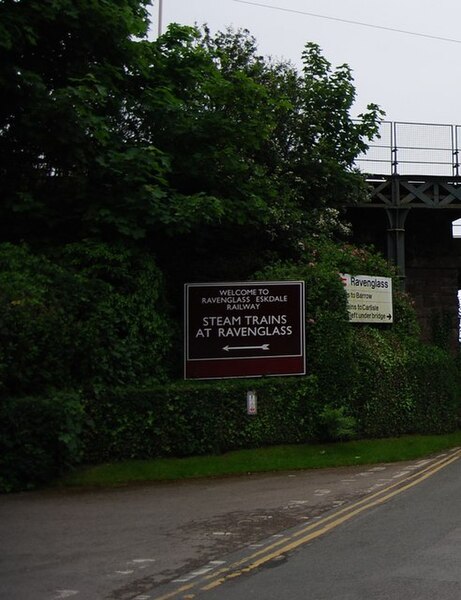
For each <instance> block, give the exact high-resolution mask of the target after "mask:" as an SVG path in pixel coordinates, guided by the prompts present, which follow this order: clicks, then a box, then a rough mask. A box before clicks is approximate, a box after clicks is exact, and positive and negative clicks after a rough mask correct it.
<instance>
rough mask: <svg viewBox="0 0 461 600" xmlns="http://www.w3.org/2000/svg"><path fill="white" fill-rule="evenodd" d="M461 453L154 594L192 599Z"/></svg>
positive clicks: (459, 450) (305, 540)
mask: <svg viewBox="0 0 461 600" xmlns="http://www.w3.org/2000/svg"><path fill="white" fill-rule="evenodd" d="M460 457H461V448H457V449H455V450H453V451H450V452H449V453H447V454H444V455H442V456H440V457H439V458H436V459H435V461H434V462H433V463H432V464H431V465H429V466H428V467H426V468H425V469H422V470H420V471H417V472H415V473H413V474H411V475H409V476H408V477H406V478H405V479H402V480H400V481H398V482H396V483H393V484H392V485H389V486H387V487H386V488H383V489H382V490H380V491H379V492H375V493H373V494H370V495H369V496H366V497H365V498H362V499H361V500H359V501H357V502H355V503H353V504H350V505H349V506H347V507H345V508H342V509H340V510H337V511H335V512H333V513H331V514H329V515H328V516H326V517H323V518H322V519H319V520H318V521H316V522H315V523H311V524H310V525H308V526H306V527H302V528H301V529H298V530H296V531H295V532H294V533H292V534H291V535H290V536H288V537H285V538H283V539H279V540H277V541H276V542H274V543H272V544H270V545H269V546H265V547H264V548H262V549H261V550H258V551H257V552H254V553H253V554H250V555H248V556H245V557H243V558H241V559H240V560H237V561H235V562H233V563H231V564H229V565H226V566H225V567H221V568H220V569H218V570H217V571H214V572H213V573H209V574H208V575H206V576H204V577H201V578H197V579H196V580H194V581H193V582H191V583H188V584H186V585H183V586H181V587H179V588H176V589H174V590H172V591H171V592H169V593H166V594H164V595H162V596H157V597H154V598H153V600H170V599H172V598H175V597H178V596H180V595H181V594H182V595H183V596H182V597H183V598H185V599H192V598H194V597H195V593H193V590H196V592H207V591H209V590H212V589H215V588H217V587H218V586H220V585H222V584H223V583H225V582H226V581H228V580H229V579H234V578H235V577H239V576H240V575H242V574H244V573H249V572H251V571H253V570H255V569H257V568H258V567H260V566H262V565H264V564H265V563H267V562H269V561H271V560H274V559H277V558H279V557H280V556H282V555H284V554H286V553H287V552H291V551H292V550H295V549H296V548H299V547H300V546H303V545H304V544H307V543H309V542H311V541H312V540H314V539H316V538H318V537H320V536H322V535H325V534H326V533H328V532H329V531H331V530H332V529H335V528H336V527H338V526H339V525H342V524H343V523H345V522H346V521H349V520H350V519H352V518H354V517H356V516H357V515H359V514H360V513H362V512H364V511H366V510H369V509H370V508H374V507H375V506H378V505H380V504H383V503H384V502H387V501H388V500H390V499H391V498H393V497H394V496H397V495H398V494H401V493H402V492H405V491H406V490H408V489H410V488H412V487H414V486H416V485H418V484H420V483H422V482H423V481H424V480H426V479H428V478H429V477H432V475H435V473H437V472H438V471H440V470H441V469H444V468H445V467H447V466H448V465H450V464H452V463H453V462H455V461H457V460H458V459H459V458H460ZM186 592H187V594H186Z"/></svg>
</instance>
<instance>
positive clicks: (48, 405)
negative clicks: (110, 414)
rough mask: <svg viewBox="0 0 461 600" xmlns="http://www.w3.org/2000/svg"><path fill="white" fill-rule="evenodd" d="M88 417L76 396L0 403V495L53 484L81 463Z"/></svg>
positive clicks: (57, 395) (53, 395)
mask: <svg viewBox="0 0 461 600" xmlns="http://www.w3.org/2000/svg"><path fill="white" fill-rule="evenodd" d="M83 423H84V411H83V406H82V403H81V400H80V397H79V396H78V394H76V393H74V392H54V393H50V394H48V395H46V396H41V397H30V396H27V397H23V398H7V399H2V400H1V401H0V492H9V491H14V490H20V489H28V488H32V487H35V486H36V485H40V484H43V483H46V482H48V481H50V480H51V479H53V478H55V477H57V476H59V475H61V474H62V473H64V472H65V471H66V470H67V469H69V467H71V466H72V465H74V464H76V463H78V462H79V461H80V460H81V458H82V450H83V438H82V432H83Z"/></svg>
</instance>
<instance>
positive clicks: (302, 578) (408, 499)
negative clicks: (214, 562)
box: [194, 460, 461, 600]
mask: <svg viewBox="0 0 461 600" xmlns="http://www.w3.org/2000/svg"><path fill="white" fill-rule="evenodd" d="M460 509H461V461H459V460H457V461H456V462H454V463H452V464H451V465H449V466H448V467H446V468H445V469H443V470H442V471H440V472H438V473H437V474H436V475H434V476H433V477H431V478H429V479H427V480H425V481H423V482H421V483H419V484H418V485H417V486H415V487H413V488H412V489H410V490H406V491H405V493H402V494H399V495H398V496H396V497H394V498H393V499H392V501H390V502H387V503H384V504H381V505H379V506H374V507H371V508H370V509H369V510H367V511H364V512H363V514H361V515H360V516H359V517H357V518H354V519H351V520H350V521H349V522H347V523H346V524H341V526H338V527H337V528H334V530H333V531H332V532H331V533H330V534H329V535H326V536H324V537H321V538H319V539H317V540H316V541H315V542H312V543H310V544H306V545H302V547H300V548H299V549H298V550H297V551H295V552H292V553H288V554H283V552H282V553H281V554H279V556H278V560H272V561H268V562H267V563H265V565H264V567H263V568H260V569H259V570H250V571H248V572H247V573H245V572H243V573H241V574H238V576H237V577H232V578H229V579H228V580H227V581H225V583H223V584H220V585H217V586H216V587H215V588H214V589H213V590H211V591H210V592H206V593H205V592H201V593H198V594H196V595H195V596H194V597H196V598H197V599H198V598H202V597H203V598H205V597H206V598H207V600H218V599H219V600H237V599H238V600H242V599H245V600H251V599H257V600H261V599H264V600H281V599H290V600H301V599H303V600H304V599H308V600H311V599H312V600H403V599H404V600H459V599H460V598H461V510H460Z"/></svg>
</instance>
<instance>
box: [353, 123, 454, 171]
mask: <svg viewBox="0 0 461 600" xmlns="http://www.w3.org/2000/svg"><path fill="white" fill-rule="evenodd" d="M379 133H380V137H379V138H375V140H373V141H372V142H371V143H370V145H369V149H368V150H367V152H365V153H363V154H361V155H360V156H359V157H358V158H357V159H356V166H357V167H358V168H359V169H360V170H361V171H362V172H364V173H369V174H371V175H384V176H387V175H416V176H442V177H459V176H460V175H461V169H460V149H461V148H460V145H461V125H438V124H425V123H405V122H395V121H383V122H382V123H381V125H380V128H379Z"/></svg>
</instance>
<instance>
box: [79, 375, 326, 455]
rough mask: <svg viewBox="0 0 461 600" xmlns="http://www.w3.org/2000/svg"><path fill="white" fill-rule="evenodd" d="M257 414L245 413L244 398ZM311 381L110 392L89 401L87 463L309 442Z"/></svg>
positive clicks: (312, 417) (188, 384) (314, 399)
mask: <svg viewBox="0 0 461 600" xmlns="http://www.w3.org/2000/svg"><path fill="white" fill-rule="evenodd" d="M249 389H251V390H254V391H256V393H257V395H258V414H257V415H256V416H249V415H247V412H246V392H247V391H248V390H249ZM317 402H318V389H317V384H316V379H315V377H293V378H283V379H280V378H269V379H260V380H253V381H251V382H250V381H243V380H241V381H222V382H213V383H206V382H184V383H173V384H169V385H162V386H157V387H151V388H148V389H144V390H140V389H137V388H120V389H117V390H115V389H108V390H105V391H101V392H100V393H99V394H98V395H96V396H94V397H92V398H89V399H88V400H87V403H86V412H87V415H88V417H89V420H88V422H89V423H90V424H91V426H90V428H89V429H88V430H87V432H86V436H85V447H86V452H85V459H86V460H87V461H90V462H101V461H106V460H119V459H126V458H148V457H155V456H188V455H194V454H209V453H220V452H224V451H227V450H231V449H235V448H251V447H259V446H264V445H270V444H281V443H297V442H305V441H306V440H309V439H312V437H313V435H314V430H315V407H316V405H317Z"/></svg>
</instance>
